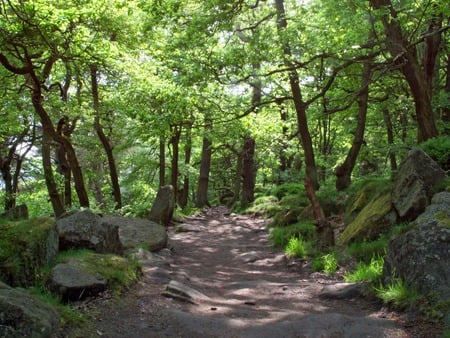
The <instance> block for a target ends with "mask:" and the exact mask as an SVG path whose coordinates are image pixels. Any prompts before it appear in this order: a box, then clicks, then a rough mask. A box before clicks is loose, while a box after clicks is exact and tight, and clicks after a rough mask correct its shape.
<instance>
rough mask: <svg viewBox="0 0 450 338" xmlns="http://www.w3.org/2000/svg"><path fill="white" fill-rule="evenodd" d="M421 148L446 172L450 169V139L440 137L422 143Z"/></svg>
mask: <svg viewBox="0 0 450 338" xmlns="http://www.w3.org/2000/svg"><path fill="white" fill-rule="evenodd" d="M419 147H420V148H421V149H422V150H423V151H425V152H426V153H427V154H428V155H430V157H431V158H432V159H433V160H435V161H436V162H437V163H439V165H440V166H441V167H442V168H444V169H445V170H449V169H450V137H448V136H438V137H433V138H431V139H428V140H426V141H425V142H422V143H421V144H420V145H419Z"/></svg>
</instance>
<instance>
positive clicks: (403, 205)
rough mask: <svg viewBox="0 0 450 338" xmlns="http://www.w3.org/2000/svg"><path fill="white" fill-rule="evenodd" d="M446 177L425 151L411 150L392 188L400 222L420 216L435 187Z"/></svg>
mask: <svg viewBox="0 0 450 338" xmlns="http://www.w3.org/2000/svg"><path fill="white" fill-rule="evenodd" d="M444 177H445V172H444V171H443V170H442V169H441V168H440V167H439V165H438V164H437V163H436V162H435V161H433V160H432V159H431V157H429V156H428V155H427V154H426V153H425V152H424V151H422V150H420V149H412V150H410V151H409V153H408V156H407V157H406V158H405V159H404V161H403V162H402V163H401V165H400V168H399V171H398V174H397V176H396V178H395V180H394V184H393V187H392V204H393V206H394V208H395V210H396V211H397V213H398V215H399V217H400V220H402V221H411V220H414V219H415V218H416V217H417V216H418V215H420V214H421V213H422V212H423V211H424V210H425V208H426V206H427V205H429V204H430V202H431V197H432V195H433V187H434V186H435V185H436V184H437V183H438V182H440V181H441V180H442V179H443V178H444Z"/></svg>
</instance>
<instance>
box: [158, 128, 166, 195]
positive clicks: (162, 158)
mask: <svg viewBox="0 0 450 338" xmlns="http://www.w3.org/2000/svg"><path fill="white" fill-rule="evenodd" d="M165 185H166V141H165V139H164V137H163V136H160V137H159V187H160V188H161V187H163V186H165Z"/></svg>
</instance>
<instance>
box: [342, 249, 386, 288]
mask: <svg viewBox="0 0 450 338" xmlns="http://www.w3.org/2000/svg"><path fill="white" fill-rule="evenodd" d="M383 264H384V257H383V256H380V255H374V256H372V258H371V260H370V263H368V264H367V263H364V262H359V263H358V265H357V266H356V269H355V270H354V271H352V272H347V273H346V274H345V276H344V280H345V281H346V282H362V281H370V282H375V281H378V280H379V279H380V278H381V276H382V274H383Z"/></svg>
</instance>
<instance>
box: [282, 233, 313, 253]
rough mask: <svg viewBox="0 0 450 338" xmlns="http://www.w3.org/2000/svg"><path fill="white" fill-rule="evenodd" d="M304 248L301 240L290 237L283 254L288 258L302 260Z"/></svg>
mask: <svg viewBox="0 0 450 338" xmlns="http://www.w3.org/2000/svg"><path fill="white" fill-rule="evenodd" d="M306 252H307V250H306V247H305V243H304V242H303V239H302V238H298V237H291V238H290V239H289V242H288V244H287V246H286V248H285V249H284V253H285V254H286V256H288V257H295V258H304V257H306Z"/></svg>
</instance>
